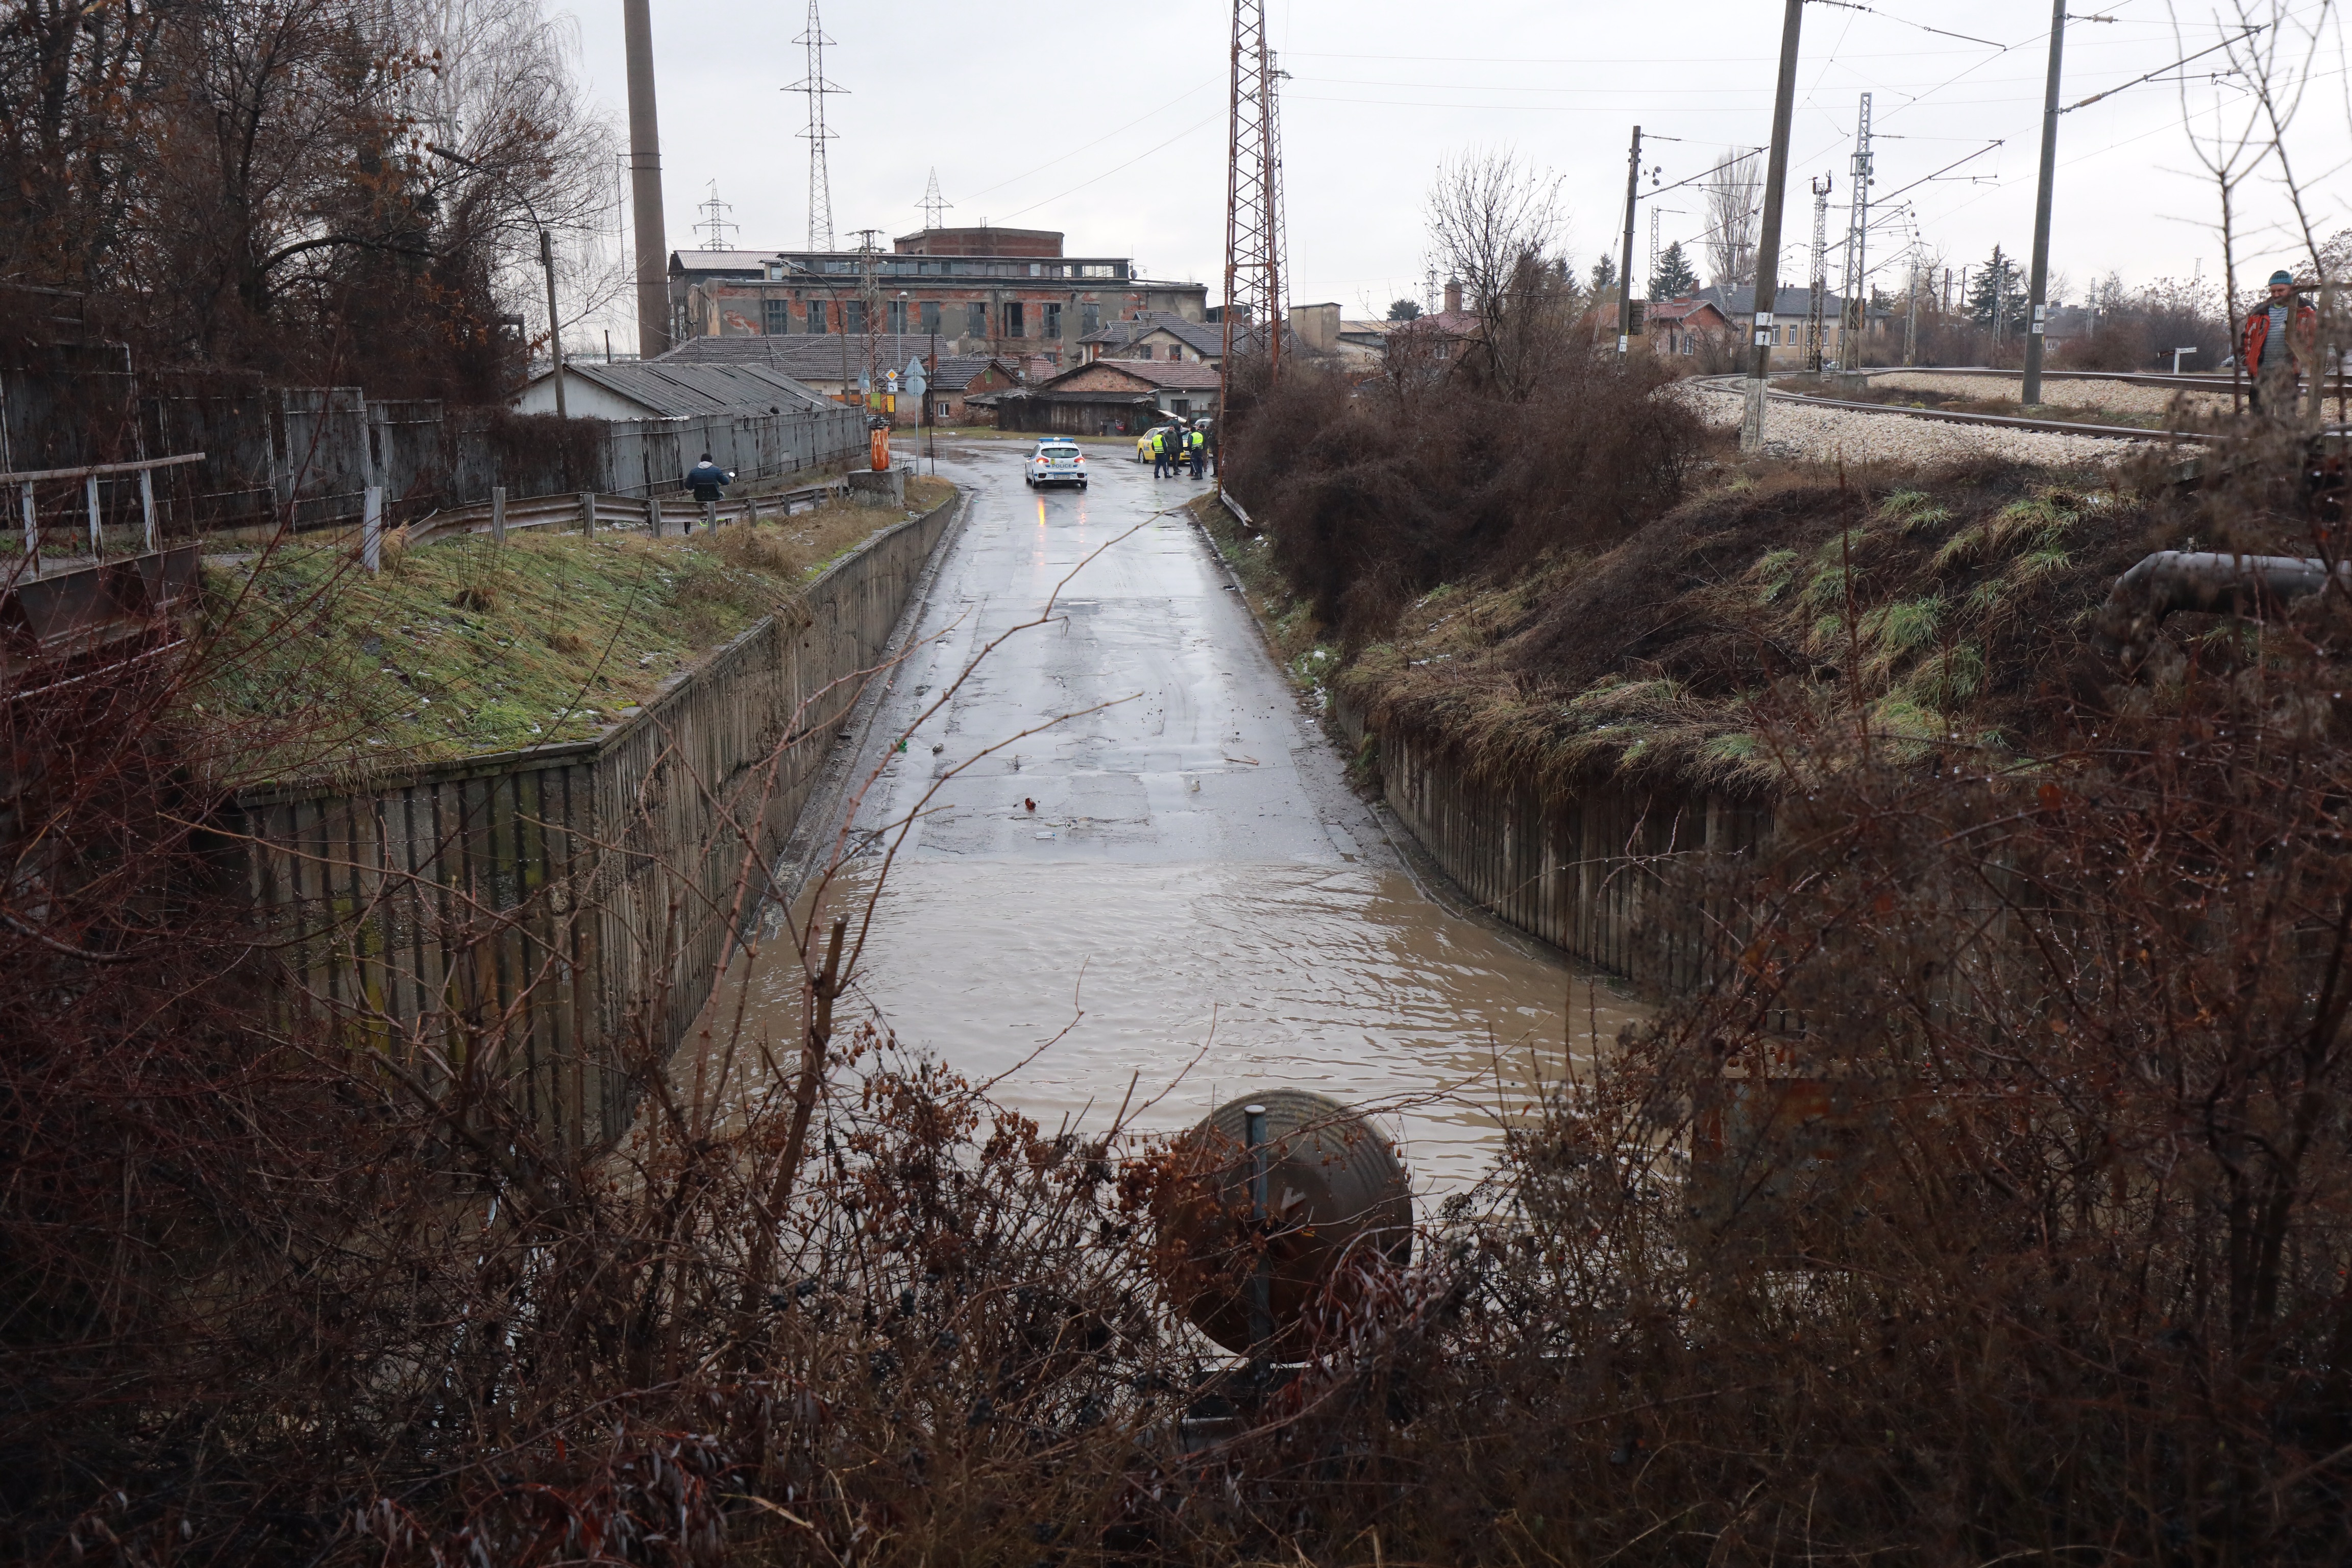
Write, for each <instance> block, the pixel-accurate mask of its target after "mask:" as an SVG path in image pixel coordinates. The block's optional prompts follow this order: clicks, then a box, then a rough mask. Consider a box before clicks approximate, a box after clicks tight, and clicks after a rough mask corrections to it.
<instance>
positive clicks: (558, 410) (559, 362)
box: [539, 228, 571, 419]
mask: <svg viewBox="0 0 2352 1568" xmlns="http://www.w3.org/2000/svg"><path fill="white" fill-rule="evenodd" d="M539 264H540V266H541V268H544V269H545V270H546V273H547V355H548V364H549V366H550V374H551V376H552V377H553V379H554V382H555V416H556V417H557V418H558V419H568V418H570V417H571V413H570V411H569V410H567V409H566V408H565V407H564V406H563V321H562V317H560V316H558V315H557V314H556V313H555V241H553V240H552V239H551V238H549V237H548V234H547V230H545V229H543V228H542V229H541V230H540V231H539Z"/></svg>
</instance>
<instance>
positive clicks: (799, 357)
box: [653, 332, 1021, 389]
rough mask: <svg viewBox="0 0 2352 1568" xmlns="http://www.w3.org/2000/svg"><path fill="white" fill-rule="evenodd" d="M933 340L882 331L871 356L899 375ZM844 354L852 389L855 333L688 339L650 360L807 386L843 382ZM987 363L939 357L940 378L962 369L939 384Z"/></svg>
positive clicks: (856, 369) (1013, 367)
mask: <svg viewBox="0 0 2352 1568" xmlns="http://www.w3.org/2000/svg"><path fill="white" fill-rule="evenodd" d="M935 341H936V340H934V339H933V338H932V336H931V334H929V332H882V333H878V334H877V336H876V338H875V352H874V357H875V359H876V361H877V363H878V364H879V365H880V367H881V368H882V369H884V370H904V369H906V368H907V362H908V360H916V359H928V358H929V357H930V352H931V346H932V344H933V342H935ZM844 345H846V347H847V352H848V367H849V370H848V375H849V380H850V382H851V383H852V384H855V383H856V380H857V378H858V376H859V374H862V373H863V372H864V371H865V369H866V339H865V336H864V335H863V334H862V333H856V332H809V333H797V332H795V333H792V334H789V335H787V334H784V333H777V334H775V335H774V336H758V337H753V336H745V337H740V338H688V339H687V340H686V342H682V343H680V344H678V345H677V347H676V348H674V349H672V350H670V351H669V353H666V354H664V355H662V356H661V357H660V358H659V359H657V360H655V361H654V362H653V363H655V364H758V365H765V366H767V367H769V368H770V369H772V370H774V371H776V372H777V373H779V374H783V375H789V376H797V377H800V378H802V379H803V380H806V381H815V382H838V381H840V380H841V379H842V364H843V359H842V354H843V349H844ZM996 357H997V363H1000V364H1002V365H1003V366H1004V368H1005V370H1006V372H1007V373H1008V374H1012V375H1013V376H1015V377H1016V378H1017V377H1018V376H1019V375H1020V374H1021V367H1020V366H1019V365H1018V364H1017V363H1014V362H1013V361H1012V360H1009V359H1006V358H1004V357H1003V356H1002V355H999V356H996ZM987 363H989V356H988V355H985V354H942V355H940V374H941V376H942V378H944V377H945V376H946V375H947V374H948V373H949V371H950V367H961V369H962V374H963V379H962V380H961V381H956V382H948V381H946V380H944V379H942V381H941V383H940V384H941V385H943V386H947V387H950V389H951V388H953V387H961V386H964V385H967V384H970V382H971V378H972V377H973V376H975V375H977V374H980V371H981V368H982V366H983V365H985V364H987Z"/></svg>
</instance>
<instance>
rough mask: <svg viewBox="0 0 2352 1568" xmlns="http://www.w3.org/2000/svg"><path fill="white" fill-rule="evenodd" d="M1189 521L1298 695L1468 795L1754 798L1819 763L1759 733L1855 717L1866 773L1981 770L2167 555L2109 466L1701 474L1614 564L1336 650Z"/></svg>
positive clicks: (1221, 514) (1741, 468)
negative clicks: (1776, 747)
mask: <svg viewBox="0 0 2352 1568" xmlns="http://www.w3.org/2000/svg"><path fill="white" fill-rule="evenodd" d="M1196 510H1197V514H1198V515H1199V516H1200V517H1201V518H1202V521H1203V522H1204V524H1205V525H1206V526H1207V527H1208V528H1209V529H1210V531H1212V533H1213V534H1214V535H1215V536H1216V538H1217V539H1218V542H1219V544H1220V547H1221V548H1222V549H1223V551H1224V552H1225V554H1226V556H1227V558H1228V559H1229V560H1230V561H1232V562H1233V563H1234V566H1235V569H1236V571H1237V573H1238V574H1240V575H1241V577H1242V580H1243V582H1244V584H1245V585H1246V589H1247V594H1248V597H1249V600H1250V603H1251V607H1252V608H1253V610H1255V612H1256V613H1257V615H1258V616H1260V618H1261V620H1262V621H1263V622H1264V624H1265V626H1266V628H1267V632H1268V636H1269V637H1270V639H1271V640H1272V642H1273V644H1274V646H1275V647H1276V650H1277V652H1278V654H1279V656H1280V658H1282V660H1283V662H1284V665H1285V668H1286V670H1287V672H1288V673H1289V675H1290V676H1291V678H1292V679H1293V680H1294V681H1296V682H1297V683H1298V684H1299V685H1300V686H1301V687H1302V688H1305V689H1310V690H1314V691H1317V692H1318V693H1319V692H1322V691H1325V690H1327V689H1328V691H1329V692H1331V693H1332V694H1335V695H1338V696H1339V697H1341V698H1342V699H1344V700H1347V701H1349V703H1351V704H1352V705H1353V706H1355V707H1356V708H1357V709H1358V710H1360V711H1362V712H1364V713H1365V714H1366V715H1367V716H1368V717H1369V719H1370V721H1371V724H1372V726H1373V728H1375V729H1378V728H1380V727H1381V726H1382V725H1385V724H1388V723H1391V722H1403V723H1408V724H1411V725H1412V726H1413V727H1415V728H1416V729H1418V730H1420V731H1423V733H1425V734H1434V735H1438V736H1442V737H1444V739H1445V741H1446V742H1447V743H1448V744H1450V745H1451V746H1453V747H1454V748H1455V749H1456V750H1457V751H1458V752H1461V753H1462V754H1464V755H1465V757H1467V758H1468V759H1469V760H1470V761H1472V763H1474V764H1475V769H1476V771H1477V772H1478V773H1480V774H1481V775H1482V776H1486V777H1490V778H1495V779H1503V778H1512V777H1527V776H1531V775H1532V776H1536V777H1540V778H1541V779H1543V780H1544V781H1545V782H1546V783H1547V784H1548V785H1549V786H1551V787H1555V788H1562V789H1565V788H1569V787H1572V786H1574V785H1576V784H1580V783H1582V782H1588V781H1591V780H1594V779H1596V778H1601V777H1608V776H1620V777H1639V778H1642V779H1644V780H1647V781H1651V782H1659V783H1664V782H1674V783H1677V784H1683V785H1685V786H1690V787H1700V788H1730V789H1734V790H1743V791H1750V792H1769V791H1771V790H1774V789H1776V788H1779V787H1781V786H1783V785H1785V784H1786V783H1787V782H1788V781H1789V778H1790V771H1791V769H1792V768H1796V767H1798V766H1799V765H1800V763H1801V762H1806V763H1810V762H1818V761H1822V760H1823V759H1820V758H1811V759H1802V760H1801V759H1796V758H1792V757H1789V756H1785V755H1780V754H1775V752H1773V749H1772V747H1771V745H1770V743H1769V742H1759V731H1761V730H1763V729H1765V728H1777V727H1780V725H1783V724H1785V723H1786V722H1787V721H1790V720H1792V719H1799V718H1811V719H1814V720H1818V719H1822V718H1834V717H1836V716H1837V715H1839V714H1841V713H1843V714H1849V715H1851V714H1854V713H1856V712H1857V711H1858V713H1859V715H1860V716H1861V717H1862V718H1863V720H1864V723H1863V725H1861V726H1859V727H1855V726H1853V725H1851V724H1849V725H1847V726H1846V728H1848V729H1857V730H1858V732H1859V733H1862V734H1866V736H1867V743H1868V744H1869V745H1870V746H1871V747H1872V748H1873V751H1874V756H1875V759H1876V760H1877V761H1880V762H1898V763H1899V762H1907V761H1915V760H1917V759H1921V758H1924V757H1926V756H1927V754H1928V753H1929V752H1932V751H1934V750H1936V749H1937V748H1938V747H1942V746H1949V745H1952V744H1954V743H1955V742H1957V743H1959V744H1961V745H1965V746H1969V747H1983V748H1990V749H1991V750H1993V751H1994V752H2000V751H2001V750H2003V749H2004V748H2007V747H2009V746H2011V745H2012V744H2014V743H2015V742H2018V741H2019V740H2020V739H2021V738H2022V737H2025V736H2028V735H2030V734H2032V733H2033V732H2034V731H2037V730H2038V729H2040V728H2041V727H2042V723H2043V721H2044V719H2045V718H2046V712H2045V711H2044V710H2045V708H2046V706H2047V704H2049V703H2050V702H2051V701H2052V700H2053V698H2056V699H2059V700H2063V697H2064V695H2065V694H2066V689H2067V687H2068V682H2069V676H2070V669H2071V668H2072V667H2073V664H2074V661H2075V660H2076V659H2077V658H2078V656H2079V654H2080V650H2081V647H2082V638H2083V634H2084V628H2085V626H2086V624H2087V622H2088V620H2089V617H2090V616H2091V614H2092V612H2093V610H2094V609H2095V607H2096V605H2097V604H2098V603H2099V601H2100V599H2101V597H2102V596H2103V595H2104V593H2105V586H2106V584H2107V583H2108V582H2109V581H2111V580H2112V578H2113V577H2114V575H2115V574H2116V573H2118V572H2120V571H2121V570H2123V569H2124V568H2125V567H2126V566H2128V565H2129V564H2130V563H2132V562H2133V561H2135V560H2137V559H2138V558H2139V556H2140V555H2142V554H2143V553H2145V552H2147V550H2149V549H2151V548H2161V547H2162V546H2163V544H2164V543H2166V542H2174V541H2168V540H2166V539H2164V538H2161V537H2159V536H2160V535H2161V534H2162V533H2163V531H2164V529H2163V527H2162V523H2161V520H2160V519H2159V517H2158V515H2157V509H2154V508H2152V503H2151V498H2150V495H2149V493H2148V491H2147V489H2146V488H2144V486H2143V485H2141V484H2137V483H2135V481H2134V480H2133V479H2131V478H2130V477H2128V476H2125V475H2119V474H2118V473H2116V472H2115V471H2112V470H2110V471H2103V472H2098V473H2088V472H2086V473H2078V474H2065V473H2053V472H2042V471H2036V470H2029V469H2024V468H2017V467H2014V466H2005V465H2004V466H1995V465H1986V466H1983V467H1980V468H1962V469H1958V470H1952V471H1947V472H1944V473H1940V474H1927V475H1918V474H1908V475H1892V474H1889V475H1875V474H1865V473H1856V474H1853V475H1849V476H1847V477H1846V479H1844V480H1843V482H1841V480H1840V479H1839V477H1838V476H1837V475H1836V474H1834V473H1824V472H1822V471H1821V470H1820V469H1819V468H1816V467H1813V466H1811V465H1798V464H1790V463H1784V462H1780V461H1776V460H1767V461H1764V462H1761V463H1749V464H1733V463H1717V464H1715V465H1712V466H1710V467H1707V468H1703V469H1702V470H1701V471H1700V472H1699V473H1698V474H1697V475H1696V479H1695V482H1694V483H1693V484H1692V486H1691V488H1690V489H1689V491H1688V493H1687V494H1686V495H1685V498H1684V499H1683V500H1681V501H1680V502H1679V503H1678V504H1676V505H1675V506H1674V507H1673V508H1672V509H1671V510H1668V511H1667V512H1666V513H1665V514H1664V515H1663V516H1661V517H1659V518H1657V519H1655V520H1654V521H1650V522H1648V523H1646V524H1644V525H1643V526H1641V527H1638V528H1636V529H1635V530H1633V531H1632V532H1631V533H1630V534H1628V535H1627V536H1625V537H1623V538H1622V540H1620V541H1618V542H1615V543H1613V544H1611V545H1608V546H1606V547H1601V548H1591V547H1588V548H1583V549H1560V550H1556V551H1552V552H1545V553H1543V554H1541V555H1539V556H1538V557H1536V558H1534V559H1533V560H1530V561H1526V562H1522V563H1516V564H1514V565H1512V566H1510V567H1508V568H1507V569H1503V570H1496V571H1485V572H1472V573H1467V574H1465V575H1464V576H1463V577H1462V579H1461V580H1459V581H1448V582H1444V583H1440V584H1436V585H1434V586H1432V587H1429V588H1426V589H1425V590H1423V592H1421V593H1419V594H1418V595H1415V596H1413V597H1412V600H1411V601H1410V602H1409V603H1408V604H1406V605H1404V607H1403V608H1402V610H1401V611H1399V612H1398V613H1397V614H1396V616H1394V618H1393V620H1392V622H1391V623H1390V624H1389V625H1387V626H1385V627H1383V628H1381V630H1380V632H1379V633H1378V634H1377V635H1373V636H1368V637H1362V638H1361V639H1360V640H1359V641H1358V642H1357V643H1356V644H1355V646H1352V647H1348V646H1344V644H1343V642H1342V639H1341V638H1340V637H1339V634H1338V633H1336V632H1335V631H1334V630H1333V629H1332V628H1330V627H1328V626H1326V625H1324V624H1323V622H1322V621H1320V620H1319V619H1318V616H1317V615H1316V613H1315V606H1314V605H1312V603H1311V602H1310V601H1309V600H1308V599H1307V597H1306V596H1304V595H1301V594H1299V593H1298V592H1297V590H1296V589H1295V588H1294V587H1293V585H1292V584H1290V583H1289V582H1288V581H1287V580H1286V578H1285V577H1284V575H1283V574H1282V572H1281V570H1280V569H1279V567H1278V565H1277V564H1276V556H1277V555H1278V554H1279V552H1278V551H1277V550H1276V549H1275V548H1273V547H1272V546H1271V543H1270V542H1269V540H1268V539H1267V537H1266V536H1265V535H1263V534H1259V535H1255V536H1253V535H1248V534H1245V533H1244V531H1242V530H1241V529H1240V527H1239V525H1238V524H1236V523H1235V522H1234V520H1233V519H1232V518H1231V517H1230V515H1229V514H1227V513H1226V512H1225V511H1224V510H1223V508H1222V507H1220V506H1217V505H1216V504H1215V503H1214V502H1213V500H1211V501H1207V502H1205V503H1204V504H1202V506H1201V507H1199V508H1198V509H1196ZM1267 510H1269V511H1273V512H1276V515H1279V509H1278V508H1269V509H1267ZM1273 526H1276V527H1279V526H1280V524H1279V523H1276V524H1274V525H1273Z"/></svg>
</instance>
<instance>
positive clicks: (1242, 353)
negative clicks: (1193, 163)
mask: <svg viewBox="0 0 2352 1568" xmlns="http://www.w3.org/2000/svg"><path fill="white" fill-rule="evenodd" d="M1281 74H1282V73H1281V71H1280V70H1279V69H1278V68H1277V67H1276V63H1275V58H1274V54H1273V51H1271V50H1270V49H1268V48H1267V47H1266V41H1265V0H1234V29H1233V75H1232V91H1231V99H1230V109H1229V124H1228V128H1227V138H1226V163H1225V298H1224V309H1223V324H1224V347H1223V359H1222V364H1221V369H1222V371H1223V375H1224V378H1225V384H1224V386H1223V388H1222V389H1221V391H1220V393H1219V396H1218V402H1219V404H1220V405H1224V406H1231V404H1232V398H1231V395H1230V394H1231V392H1232V390H1233V387H1234V384H1235V383H1236V382H1238V383H1239V384H1241V385H1242V386H1243V387H1244V389H1253V388H1255V386H1258V385H1265V386H1271V385H1272V384H1274V381H1275V378H1276V375H1277V374H1279V373H1280V371H1281V368H1282V326H1283V322H1284V321H1286V319H1287V312H1286V311H1285V310H1284V309H1283V254H1282V251H1283V244H1282V140H1281V131H1280V128H1279V123H1278V110H1277V104H1276V98H1277V90H1278V89H1277V83H1278V81H1279V79H1280V78H1281ZM1237 326H1238V327H1240V328H1243V329H1244V331H1235V328H1236V327H1237ZM1251 326H1256V327H1259V328H1261V329H1262V330H1261V331H1256V332H1250V331H1246V329H1247V328H1249V327H1251ZM1237 355H1238V356H1239V357H1238V359H1237V358H1236V356H1237Z"/></svg>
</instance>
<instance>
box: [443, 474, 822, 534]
mask: <svg viewBox="0 0 2352 1568" xmlns="http://www.w3.org/2000/svg"><path fill="white" fill-rule="evenodd" d="M848 490H849V486H848V481H847V480H845V479H827V480H825V481H824V482H823V483H821V484H814V485H803V486H801V487H799V488H798V489H789V490H778V491H776V492H775V493H774V494H772V495H763V496H740V497H737V498H736V499H734V500H723V501H720V502H719V503H718V504H717V506H716V508H715V509H714V511H715V515H716V517H717V520H718V521H719V523H721V524H722V525H723V524H726V523H730V522H748V523H757V522H759V521H761V520H762V519H776V518H783V517H789V516H791V515H792V513H793V510H794V509H795V508H798V507H803V506H820V505H823V504H824V502H825V501H827V500H833V499H834V498H835V497H837V496H842V495H846V494H847V493H848ZM704 516H705V512H704V510H703V504H702V503H701V502H700V501H698V500H693V499H692V498H691V497H686V496H618V495H604V494H600V493H597V492H594V491H589V490H583V491H581V492H579V493H578V494H576V495H551V496H526V497H523V498H521V499H520V500H507V499H506V498H505V497H504V495H503V494H500V493H498V492H493V493H492V495H491V498H490V499H489V500H487V501H482V502H479V503H478V504H476V505H473V506H463V507H452V508H450V509H449V510H446V511H436V512H434V513H432V514H431V515H429V516H426V517H423V518H420V519H418V520H417V521H415V522H413V523H410V524H409V525H408V542H409V543H411V544H422V543H425V542H427V541H429V540H435V539H446V538H451V537H454V536H456V535H457V534H461V533H487V534H489V535H491V536H492V537H494V538H500V539H502V538H504V537H505V536H506V534H507V531H509V530H510V529H523V528H553V529H558V530H563V529H572V528H578V529H581V530H582V531H584V532H588V533H594V532H596V531H599V530H600V529H608V528H609V529H632V528H641V529H645V530H646V531H648V532H650V533H652V534H654V535H655V536H656V537H659V536H660V534H661V533H662V532H664V531H666V530H667V527H668V526H669V525H670V524H671V523H677V525H678V526H679V529H680V531H684V530H686V529H687V528H690V527H691V526H692V525H693V524H695V523H697V522H700V521H703V519H704Z"/></svg>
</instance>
